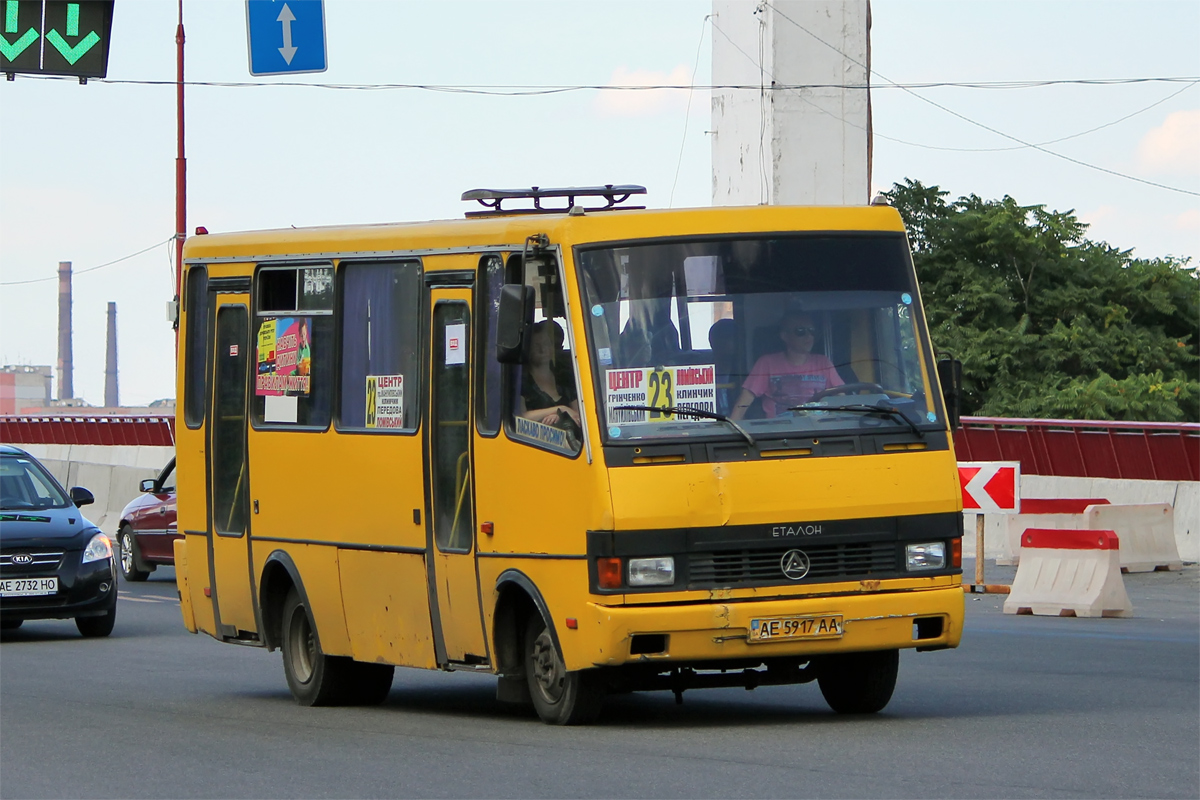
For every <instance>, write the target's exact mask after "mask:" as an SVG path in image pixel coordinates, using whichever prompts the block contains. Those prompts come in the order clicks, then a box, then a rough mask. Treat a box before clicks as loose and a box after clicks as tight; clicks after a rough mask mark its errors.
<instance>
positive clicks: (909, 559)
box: [904, 542, 946, 572]
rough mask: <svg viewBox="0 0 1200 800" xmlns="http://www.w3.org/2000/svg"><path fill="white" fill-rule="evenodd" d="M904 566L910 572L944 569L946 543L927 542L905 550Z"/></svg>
mask: <svg viewBox="0 0 1200 800" xmlns="http://www.w3.org/2000/svg"><path fill="white" fill-rule="evenodd" d="M904 566H905V568H906V569H908V571H909V572H915V571H918V570H923V569H943V568H945V566H946V543H945V542H926V543H925V544H910V545H908V546H907V547H905V548H904Z"/></svg>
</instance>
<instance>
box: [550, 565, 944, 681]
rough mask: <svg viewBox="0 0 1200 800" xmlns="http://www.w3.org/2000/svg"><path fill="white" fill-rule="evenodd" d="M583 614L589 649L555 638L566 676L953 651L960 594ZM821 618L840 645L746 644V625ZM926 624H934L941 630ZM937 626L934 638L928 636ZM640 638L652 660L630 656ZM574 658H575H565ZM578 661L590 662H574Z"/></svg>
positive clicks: (565, 633)
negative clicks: (836, 624) (834, 618)
mask: <svg viewBox="0 0 1200 800" xmlns="http://www.w3.org/2000/svg"><path fill="white" fill-rule="evenodd" d="M588 614H589V617H590V618H589V619H586V620H585V619H580V620H579V623H578V624H579V632H580V633H590V634H591V635H590V636H587V637H586V638H588V639H592V641H594V642H595V645H596V646H595V647H594V648H593V647H590V646H589V647H585V648H580V649H576V648H574V647H571V643H570V640H571V638H572V637H573V636H574V634H575V633H576V631H571V630H562V631H560V634H559V635H560V637H565V639H566V640H565V641H563V642H562V644H563V651H564V655H565V656H566V657H567V660H568V662H570V661H575V662H576V663H568V664H567V668H568V669H582V668H585V667H591V666H598V667H599V666H618V665H621V664H627V663H634V662H636V663H643V664H644V663H647V662H653V661H661V662H667V663H664V669H666V668H669V667H670V665H671V664H670V662H711V661H723V660H738V659H768V658H781V657H782V658H787V657H791V658H795V657H805V656H809V655H821V654H825V653H845V652H861V651H868V650H891V649H900V648H912V647H920V648H922V649H926V648H928V649H941V648H946V647H956V646H958V643H959V641H960V640H961V638H962V627H963V616H964V601H963V591H962V588H961V587H960V586H957V585H955V586H952V587H939V588H936V589H923V590H907V591H894V592H887V591H882V592H879V593H872V594H865V595H838V596H827V597H816V598H786V599H775V600H740V601H739V600H724V601H722V602H714V603H697V604H689V605H650V606H620V607H614V606H604V605H599V604H597V603H589V604H588ZM828 614H838V615H841V616H842V620H843V634H842V636H840V637H839V638H836V639H788V640H781V641H778V642H771V643H761V644H760V643H755V644H751V643H750V642H749V641H748V632H749V629H750V623H751V620H753V619H764V618H772V617H807V616H814V617H816V616H822V615H828ZM918 620H920V621H921V623H920V624H918ZM925 620H940V626H939V625H937V624H936V623H934V624H930V623H927V622H925ZM585 623H586V624H585ZM939 627H940V630H939V631H938V634H937V635H936V636H929V635H928V634H929V632H930V631H931V630H934V629H938V628H939ZM918 628H920V632H918ZM589 629H590V630H589ZM647 635H649V636H664V637H665V642H664V643H665V649H664V650H663V651H662V652H658V653H639V654H637V655H634V654H633V653H631V646H632V644H633V642H634V637H641V636H647ZM918 636H920V637H921V638H918ZM592 637H594V639H593V638H592ZM581 638H583V637H581ZM581 643H582V642H581ZM584 649H586V650H590V651H591V652H590V655H591V658H590V659H587V657H586V656H585V654H584V653H583V652H582V651H583V650H584ZM573 651H574V652H577V653H579V656H581V657H582V658H578V659H572V658H571V657H570V655H571V653H572V652H573ZM585 659H586V660H587V661H588V662H589V663H579V662H580V661H583V660H585Z"/></svg>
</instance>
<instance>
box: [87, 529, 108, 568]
mask: <svg viewBox="0 0 1200 800" xmlns="http://www.w3.org/2000/svg"><path fill="white" fill-rule="evenodd" d="M112 554H113V551H112V542H110V541H109V539H108V537H107V536H105V535H104V534H103V533H97V534H96V535H95V536H93V537H92V540H91V541H90V542H88V544H87V547H85V548H83V563H84V564H86V563H88V562H89V561H102V560H104V559H106V558H112Z"/></svg>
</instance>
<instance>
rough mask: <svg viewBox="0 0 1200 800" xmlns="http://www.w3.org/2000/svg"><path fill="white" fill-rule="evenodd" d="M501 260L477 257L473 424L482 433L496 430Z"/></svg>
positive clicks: (497, 414)
mask: <svg viewBox="0 0 1200 800" xmlns="http://www.w3.org/2000/svg"><path fill="white" fill-rule="evenodd" d="M504 272H505V270H504V259H503V258H502V257H500V256H499V255H494V254H493V255H486V256H484V257H483V258H481V259H480V260H479V279H478V280H477V281H476V283H475V285H476V287H477V296H476V298H475V307H476V309H477V310H476V312H475V313H476V319H478V320H479V322H478V323H477V324H476V334H477V336H478V337H479V341H478V343H477V344H476V348H475V352H476V353H478V354H479V355H478V356H476V360H477V363H478V365H479V366H478V369H479V372H478V374H477V377H476V381H477V383H476V387H475V403H476V406H475V425H476V427H477V428H478V429H479V432H480V433H481V434H482V435H484V436H495V435H496V434H497V433H499V432H500V398H501V396H502V395H501V390H500V383H501V379H500V376H501V374H502V370H501V368H500V362H499V361H497V360H496V324H497V322H498V318H499V313H500V287H501V286H503V285H504V279H505V278H504Z"/></svg>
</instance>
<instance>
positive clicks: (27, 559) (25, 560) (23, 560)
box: [12, 553, 33, 566]
mask: <svg viewBox="0 0 1200 800" xmlns="http://www.w3.org/2000/svg"><path fill="white" fill-rule="evenodd" d="M12 562H13V563H14V564H20V565H21V566H24V565H26V564H32V563H33V556H31V555H29V553H17V554H15V555H14V556H13V557H12Z"/></svg>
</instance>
